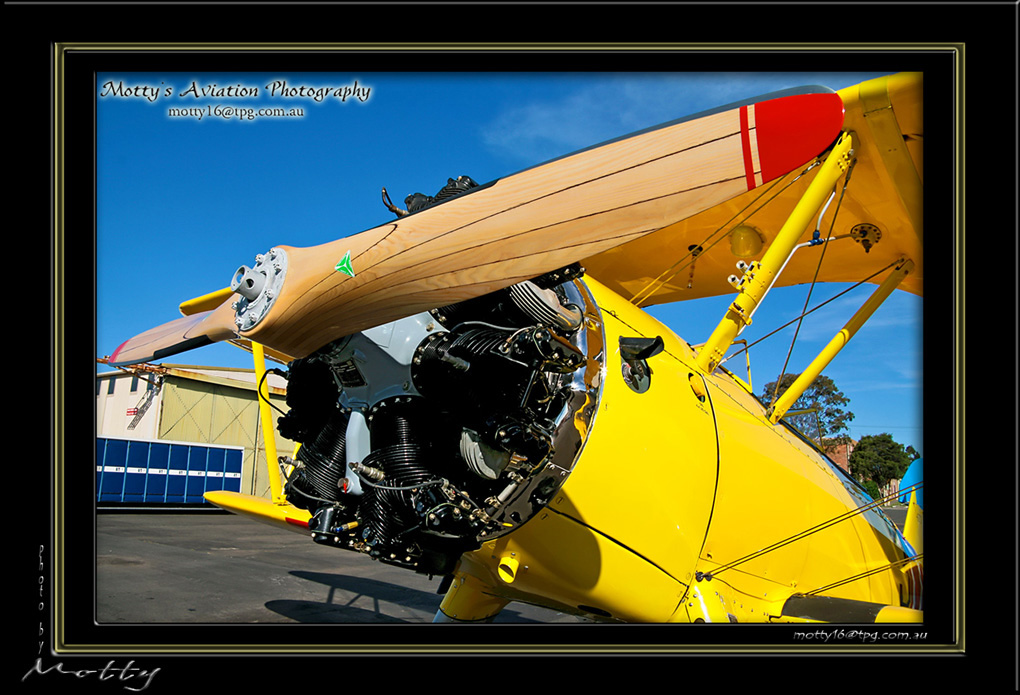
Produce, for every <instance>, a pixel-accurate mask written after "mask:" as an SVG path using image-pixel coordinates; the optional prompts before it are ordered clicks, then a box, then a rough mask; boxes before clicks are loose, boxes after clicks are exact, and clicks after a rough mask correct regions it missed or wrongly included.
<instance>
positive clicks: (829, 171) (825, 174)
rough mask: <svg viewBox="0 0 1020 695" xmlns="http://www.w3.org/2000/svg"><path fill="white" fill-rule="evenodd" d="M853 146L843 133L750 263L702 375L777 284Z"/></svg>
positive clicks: (703, 357) (705, 352)
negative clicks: (769, 241)
mask: <svg viewBox="0 0 1020 695" xmlns="http://www.w3.org/2000/svg"><path fill="white" fill-rule="evenodd" d="M852 144H853V141H852V138H851V136H850V134H849V133H843V135H842V136H841V137H840V139H839V141H838V142H837V143H836V144H835V145H834V146H833V148H832V152H831V153H830V154H829V157H828V158H827V159H826V160H825V163H824V164H822V167H821V169H820V170H819V172H818V175H817V176H815V178H814V180H813V181H812V182H811V185H809V186H808V188H807V190H806V191H805V192H804V195H803V196H802V197H801V199H800V201H798V203H797V205H796V207H794V209H793V212H791V213H790V216H789V218H787V220H786V223H785V224H784V225H783V228H782V229H781V230H780V231H779V234H778V235H776V238H775V240H774V241H773V242H772V244H771V245H770V246H769V248H768V250H767V251H766V252H765V255H764V256H763V257H762V259H761V261H759V262H756V263H752V264H751V266H750V267H749V268H748V269H747V270H746V271H744V276H743V278H741V280H740V283H739V285H738V287H739V289H740V294H738V295H737V297H736V299H734V300H733V303H732V304H731V305H730V308H729V309H728V310H727V312H726V315H725V316H724V317H723V319H722V321H720V322H719V325H718V326H716V328H715V330H714V331H713V332H712V336H711V337H710V338H709V339H708V341H707V342H706V343H705V346H704V347H703V348H702V350H701V352H700V353H698V366H699V367H700V368H701V369H702V370H704V371H705V372H709V373H711V372H712V371H714V370H715V368H716V367H717V366H719V363H720V362H722V359H723V357H725V356H726V351H727V350H728V349H729V348H730V345H731V344H732V342H733V339H734V338H736V337H737V335H738V334H739V333H740V331H741V329H743V328H744V326H746V325H749V324H750V323H751V315H752V314H753V313H754V310H755V309H756V308H757V307H758V304H759V302H761V300H762V299H763V298H764V297H765V293H766V292H768V290H769V288H770V287H771V286H772V284H773V283H774V282H775V281H776V278H777V276H778V274H779V271H780V270H781V269H782V268H783V265H785V263H786V261H787V259H789V257H790V254H792V253H793V250H794V247H795V246H796V245H797V242H798V241H799V240H800V238H801V236H803V234H804V232H805V231H806V230H807V228H808V225H809V224H810V223H811V220H812V219H813V218H814V216H815V215H816V214H817V213H818V210H819V209H820V208H821V207H822V204H823V203H825V201H826V199H827V198H828V196H829V193H830V192H831V190H832V187H833V186H835V185H836V181H838V180H839V177H840V176H842V175H843V173H844V172H846V170H847V169H848V168H849V166H850V160H851V158H852V156H853V149H852Z"/></svg>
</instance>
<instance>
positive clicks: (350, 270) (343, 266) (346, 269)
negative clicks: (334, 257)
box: [335, 251, 354, 277]
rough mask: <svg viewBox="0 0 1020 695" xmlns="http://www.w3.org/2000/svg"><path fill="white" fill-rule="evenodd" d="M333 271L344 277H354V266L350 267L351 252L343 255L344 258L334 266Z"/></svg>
mask: <svg viewBox="0 0 1020 695" xmlns="http://www.w3.org/2000/svg"><path fill="white" fill-rule="evenodd" d="M335 270H339V271H340V272H341V273H343V274H344V275H350V276H351V277H354V266H353V265H351V252H350V251H348V252H347V253H345V254H344V257H343V258H341V259H340V262H339V263H337V264H336V268H335Z"/></svg>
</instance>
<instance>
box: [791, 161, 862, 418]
mask: <svg viewBox="0 0 1020 695" xmlns="http://www.w3.org/2000/svg"><path fill="white" fill-rule="evenodd" d="M856 161H857V160H854V161H853V162H851V164H850V169H849V170H848V171H847V173H846V177H844V179H843V190H842V191H841V192H840V194H839V200H838V201H837V202H836V210H835V211H834V212H833V213H832V221H831V222H829V236H830V237H831V236H832V230H833V229H835V227H836V218H837V217H839V211H840V208H842V207H843V198H844V197H845V196H846V189H847V186H849V185H850V176H851V174H853V171H854V165H855V164H856ZM835 194H836V191H835V190H833V192H832V195H835ZM829 201H830V202H831V201H832V198H831V197H830V198H829ZM826 207H828V204H826ZM824 214H825V210H822V215H824ZM821 223H822V220H821V216H819V218H818V226H819V227H821ZM828 248H829V244H828V243H824V244H822V252H821V254H819V256H818V265H816V266H815V274H814V276H813V277H812V278H811V285H810V286H809V287H808V293H807V297H805V298H804V308H803V309H801V314H800V316H799V317H798V318H797V319H796V320H797V328H796V330H794V332H793V339H792V340H791V341H790V349H789V350H788V351H787V352H786V360H785V361H784V362H783V369H782V371H781V372H780V373H779V378H778V379H776V387H775V389H774V390H773V391H772V402H773V403H775V402H776V399H778V398H779V387H780V385H781V384H782V383H783V377H784V376H786V368H787V367H789V366H790V358H791V357H792V356H793V348H794V346H795V345H796V344H797V337H798V336H799V335H800V328H801V325H802V324H803V323H804V317H805V316H806V315H807V314H806V313H805V312H806V311H807V308H808V305H809V304H810V303H811V296H812V295H813V294H814V291H815V285H816V284H817V283H818V275H819V273H821V271H822V261H824V260H825V252H826V251H827V250H828ZM819 437H821V433H819Z"/></svg>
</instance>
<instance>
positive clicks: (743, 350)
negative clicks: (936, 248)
mask: <svg viewBox="0 0 1020 695" xmlns="http://www.w3.org/2000/svg"><path fill="white" fill-rule="evenodd" d="M897 263H899V261H893V262H892V263H890V264H889V265H887V266H885V267H884V268H881V269H879V270H878V271H876V272H874V273H872V274H871V275H869V276H868V277H866V278H864V279H863V280H861V281H860V282H857V283H854V284H853V285H851V286H850V287H848V288H846V289H845V290H843V291H842V292H840V293H839V294H837V295H834V296H832V297H830V298H829V299H826V300H825V301H824V302H822V303H821V304H819V305H818V306H816V307H814V308H812V309H811V310H809V311H806V312H804V313H802V314H801V315H800V316H795V317H794V318H792V319H790V320H789V321H787V322H786V323H784V324H783V325H782V326H780V327H779V328H776V329H774V330H772V331H770V332H769V333H767V334H765V335H763V336H762V337H761V338H758V340H756V341H754V342H753V343H749V344H748V345H745V346H744V347H742V348H740V349H739V350H737V351H736V352H734V353H733V354H732V355H728V356H727V357H726V359H724V360H722V362H726V361H728V360H730V359H732V358H734V357H736V356H737V355H740V354H741V353H743V352H746V351H747V350H749V349H750V348H753V347H754V346H755V345H757V344H758V343H761V342H763V341H764V340H766V339H768V338H771V337H772V336H774V335H775V334H776V333H778V332H779V331H781V330H783V329H784V328H787V327H789V326H792V325H793V324H794V323H796V322H797V321H798V320H800V319H802V318H804V317H806V316H810V315H811V314H812V313H814V312H816V311H818V310H819V309H821V308H822V307H824V306H825V305H826V304H830V303H832V302H834V301H836V300H837V299H839V298H840V297H842V296H843V295H844V294H847V293H848V292H853V291H854V290H855V289H857V288H858V287H860V286H861V285H863V284H865V283H866V282H870V281H871V280H873V279H875V278H876V277H878V276H879V275H881V274H882V273H884V272H885V271H887V270H889V269H890V268H892V267H893V266H895V265H896V264H897ZM722 362H720V364H722Z"/></svg>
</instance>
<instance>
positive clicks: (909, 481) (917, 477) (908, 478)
mask: <svg viewBox="0 0 1020 695" xmlns="http://www.w3.org/2000/svg"><path fill="white" fill-rule="evenodd" d="M923 482H924V460H923V459H917V460H916V461H914V462H913V463H912V464H910V468H908V469H907V472H906V473H904V474H903V480H901V481H900V489H901V490H906V489H907V488H909V487H911V486H913V485H917V484H918V483H923ZM899 501H900V502H903V503H904V504H906V503H908V502H910V492H909V491H908V492H907V493H905V494H903V495H900V496H899ZM917 504H918V505H920V507H921V509H924V488H923V487H919V488H918V489H917Z"/></svg>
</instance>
